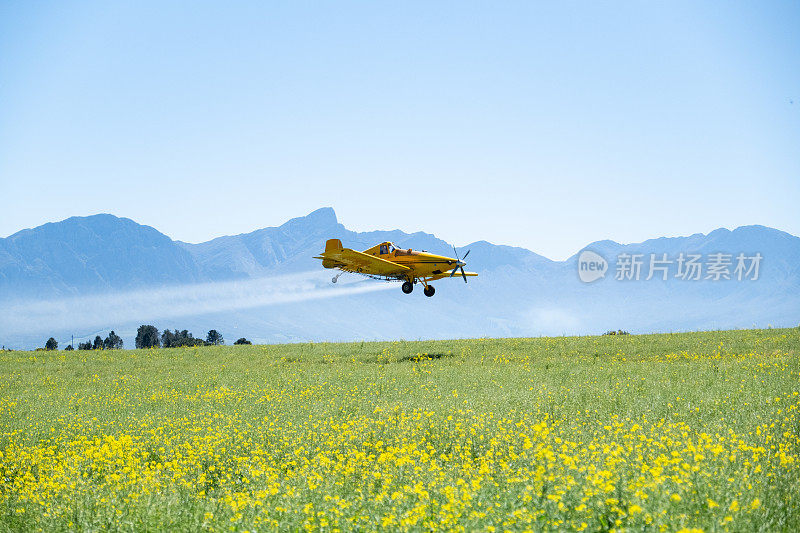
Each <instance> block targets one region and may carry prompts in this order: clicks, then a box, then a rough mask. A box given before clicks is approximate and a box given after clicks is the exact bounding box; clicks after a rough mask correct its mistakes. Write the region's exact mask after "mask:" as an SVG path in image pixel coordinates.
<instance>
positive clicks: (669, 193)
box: [0, 2, 800, 259]
mask: <svg viewBox="0 0 800 533" xmlns="http://www.w3.org/2000/svg"><path fill="white" fill-rule="evenodd" d="M0 198H2V210H1V211H0V236H7V235H9V234H11V233H14V232H15V231H17V230H19V229H22V228H25V227H32V226H36V225H39V224H42V223H44V222H47V221H55V220H60V219H63V218H66V217H68V216H72V215H87V214H93V213H98V212H110V213H113V214H116V215H119V216H126V217H130V218H132V219H134V220H136V221H137V222H140V223H143V224H148V225H152V226H154V227H156V228H157V229H159V230H160V231H162V232H164V233H166V234H168V235H169V236H170V237H172V238H175V239H180V240H185V241H189V242H198V241H203V240H207V239H209V238H212V237H214V236H218V235H222V234H234V233H241V232H246V231H251V230H253V229H256V228H260V227H264V226H271V225H278V224H280V223H282V222H284V221H285V220H287V219H288V218H291V217H295V216H299V215H303V214H306V213H308V212H310V211H312V210H314V209H316V208H318V207H321V206H332V207H334V208H335V209H336V211H337V214H338V215H339V219H340V221H341V222H342V223H344V224H345V225H346V226H348V227H349V228H351V229H355V230H367V229H391V228H400V229H403V230H406V231H416V230H424V231H427V232H430V233H434V234H436V235H437V236H439V237H442V238H444V239H447V240H449V241H451V242H454V243H455V244H458V245H463V244H466V243H468V242H471V241H475V240H479V239H486V240H489V241H492V242H495V243H503V244H512V245H518V246H524V247H526V248H530V249H532V250H534V251H536V252H538V253H542V254H544V255H546V256H548V257H551V258H554V259H560V258H565V257H567V256H569V255H571V254H572V253H574V252H575V251H576V250H577V249H579V248H580V247H581V246H583V245H585V244H586V243H588V242H591V241H593V240H598V239H605V238H611V239H614V240H617V241H621V242H633V241H640V240H643V239H646V238H650V237H656V236H661V235H685V234H691V233H694V232H698V231H702V232H707V231H710V230H712V229H714V228H717V227H729V228H733V227H736V226H739V225H744V224H754V223H755V224H765V225H769V226H773V227H777V228H779V229H782V230H785V231H789V232H790V233H793V234H795V235H798V234H800V208H799V207H798V206H800V4H798V3H796V2H749V3H738V2H718V3H702V2H668V3H667V2H665V3H656V2H633V3H613V4H610V3H609V4H604V3H597V2H586V3H578V2H558V3H557V2H553V3H534V2H520V3H490V2H484V3H472V2H438V3H427V2H426V3H391V4H389V3H375V2H359V3H350V2H344V3H343V2H329V3H319V2H308V3H302V2H268V3H267V2H259V3H256V2H253V3H246V2H241V3H237V2H226V3H222V2H219V3H211V2H199V3H192V4H191V6H190V5H189V4H188V3H185V2H174V3H173V2H117V3H111V2H81V3H72V4H67V3H42V2H3V3H2V4H0Z"/></svg>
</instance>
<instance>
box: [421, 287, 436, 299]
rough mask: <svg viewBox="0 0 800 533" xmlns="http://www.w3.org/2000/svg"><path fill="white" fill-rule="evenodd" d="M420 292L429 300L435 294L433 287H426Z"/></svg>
mask: <svg viewBox="0 0 800 533" xmlns="http://www.w3.org/2000/svg"><path fill="white" fill-rule="evenodd" d="M422 292H423V293H425V296H427V297H428V298H430V297H431V296H433V294H434V293H435V292H436V289H434V288H433V285H428V286H427V287H425V290H423V291H422Z"/></svg>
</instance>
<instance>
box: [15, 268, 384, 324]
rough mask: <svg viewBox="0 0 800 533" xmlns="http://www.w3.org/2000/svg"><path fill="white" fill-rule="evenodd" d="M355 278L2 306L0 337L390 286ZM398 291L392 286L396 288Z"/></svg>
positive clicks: (262, 281) (294, 279) (273, 280)
mask: <svg viewBox="0 0 800 533" xmlns="http://www.w3.org/2000/svg"><path fill="white" fill-rule="evenodd" d="M393 286H394V285H393V284H390V283H378V282H374V281H370V280H365V279H364V278H361V277H358V276H346V277H343V278H341V279H340V280H339V282H338V283H337V284H336V285H334V284H332V283H331V278H330V274H329V273H327V272H320V271H311V272H300V273H296V274H287V275H281V276H271V277H265V278H258V279H249V280H242V281H227V282H215V283H201V284H193V285H180V286H171V287H163V288H158V289H142V290H135V291H127V292H114V293H105V294H97V295H91V296H75V297H66V298H59V299H53V300H37V301H20V302H14V303H7V304H4V305H2V306H0V333H2V334H3V335H4V336H6V337H12V336H17V335H23V334H30V333H35V332H41V331H43V330H47V331H75V332H79V331H86V330H89V329H91V328H97V327H109V326H112V327H113V325H114V324H120V325H121V324H128V323H131V322H134V321H142V323H151V322H154V321H156V320H163V319H168V318H174V317H181V316H188V315H200V314H206V313H219V312H225V311H238V310H243V309H251V308H257V307H267V306H271V305H278V304H286V303H292V302H307V301H311V300H320V299H324V298H335V297H338V296H352V295H355V294H362V293H367V292H374V291H381V290H386V289H390V288H392V287H393ZM395 287H396V286H395Z"/></svg>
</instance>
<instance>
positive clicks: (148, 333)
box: [37, 325, 252, 350]
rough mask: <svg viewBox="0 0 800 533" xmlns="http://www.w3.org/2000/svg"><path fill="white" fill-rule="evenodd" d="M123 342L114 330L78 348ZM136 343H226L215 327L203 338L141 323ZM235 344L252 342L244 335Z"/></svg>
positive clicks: (53, 346)
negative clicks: (104, 336) (161, 329)
mask: <svg viewBox="0 0 800 533" xmlns="http://www.w3.org/2000/svg"><path fill="white" fill-rule="evenodd" d="M123 344H124V343H123V341H122V338H121V337H120V336H119V335H117V334H116V333H114V331H113V330H112V331H111V333H109V334H108V337H106V338H105V339H103V338H102V337H101V336H100V335H97V336H96V337H95V338H94V342H92V341H86V342H80V343H78V350H121V349H122V348H123ZM135 344H136V348H162V347H163V348H177V347H180V346H218V345H220V344H225V340H224V339H223V338H222V334H221V333H220V332H219V331H217V330H215V329H212V330H210V331H209V332H208V334H206V338H205V340H203V339H202V338H199V337H195V336H193V335H192V333H191V332H190V331H188V330H185V329H184V330H183V331H178V330H177V329H175V330H172V331H170V330H169V329H165V330H164V331H163V332H159V331H158V328H156V327H155V326H151V325H141V326H139V329H137V330H136V340H135ZM233 344H252V343H251V342H250V341H249V340H247V339H245V338H244V337H242V338H240V339H238V340H237V341H236V342H234V343H233ZM64 349H65V350H73V349H74V348H73V346H72V345H71V344H70V345H68V346H67V347H66V348H64ZM37 350H42V348H37ZM44 350H58V341H57V340H56V339H55V338H53V337H50V338H49V339H47V342H45V344H44Z"/></svg>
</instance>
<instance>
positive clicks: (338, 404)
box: [0, 329, 800, 531]
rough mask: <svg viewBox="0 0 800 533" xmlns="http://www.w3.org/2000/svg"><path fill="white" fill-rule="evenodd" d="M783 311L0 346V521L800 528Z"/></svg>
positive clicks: (798, 366)
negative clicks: (618, 329) (771, 315)
mask: <svg viewBox="0 0 800 533" xmlns="http://www.w3.org/2000/svg"><path fill="white" fill-rule="evenodd" d="M799 394H800V330H798V329H772V330H749V331H722V332H706V333H686V334H667V335H608V336H597V337H560V338H534V339H497V340H495V339H478V340H454V341H435V342H434V341H431V342H384V343H370V342H363V343H350V344H324V343H323V344H292V345H278V346H256V345H254V346H249V345H240V346H205V347H199V346H192V347H181V348H170V349H150V350H96V351H72V352H67V351H52V352H35V353H34V352H1V353H0V530H15V531H23V530H25V531H33V530H41V531H59V530H76V529H77V530H98V529H113V530H128V531H133V530H136V531H139V530H164V529H170V530H186V531H197V530H219V531H222V530H224V531H228V530H251V531H255V530H258V531H262V530H268V531H269V530H302V529H306V530H323V531H335V530H342V531H347V530H384V529H391V530H414V531H422V530H432V529H437V530H438V529H446V530H466V531H505V530H513V531H516V530H534V531H540V530H553V531H557V530H558V531H560V530H577V531H582V530H586V531H610V530H615V531H622V530H626V531H676V530H682V529H687V530H693V529H700V530H705V531H729V530H730V531H758V530H768V531H800V504H799V503H798V502H799V501H800V498H798V494H800V414H799V413H798V409H799V408H800V396H799Z"/></svg>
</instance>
